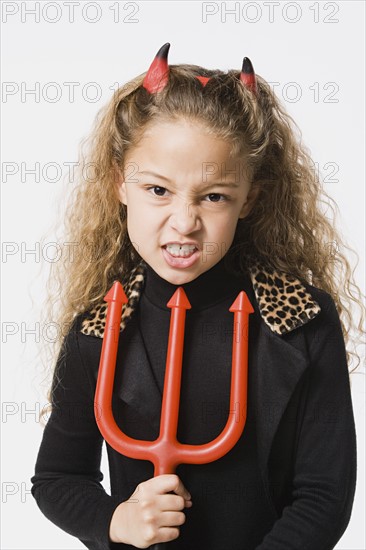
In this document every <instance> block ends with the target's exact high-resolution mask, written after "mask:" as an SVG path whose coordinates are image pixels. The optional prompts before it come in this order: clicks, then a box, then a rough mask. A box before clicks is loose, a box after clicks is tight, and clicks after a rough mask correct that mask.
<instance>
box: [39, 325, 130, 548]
mask: <svg viewBox="0 0 366 550" xmlns="http://www.w3.org/2000/svg"><path fill="white" fill-rule="evenodd" d="M61 352H65V353H63V357H62V358H61V359H60V357H61V354H60V355H59V357H58V360H57V364H56V368H55V374H57V375H58V378H60V379H61V380H60V382H59V383H57V382H56V376H55V375H54V377H53V382H52V386H53V387H54V397H53V400H52V408H53V410H52V413H51V415H50V417H49V420H48V422H47V424H46V427H45V429H44V433H43V438H42V442H41V445H40V448H39V451H38V456H37V461H36V465H35V475H34V476H33V477H32V478H31V483H32V488H31V492H32V495H33V497H34V498H35V499H36V501H37V504H38V506H39V508H40V510H41V511H42V512H43V514H44V515H45V516H46V517H47V518H48V519H49V520H50V521H52V522H53V523H54V524H55V525H57V526H58V527H60V528H61V529H63V530H64V531H66V532H67V533H69V534H70V535H73V536H75V537H77V538H78V539H79V540H80V541H81V542H82V543H83V544H85V546H86V547H87V548H89V549H92V550H107V549H111V548H115V547H116V546H115V543H112V542H110V539H109V525H110V520H111V518H112V515H113V512H114V510H115V509H116V507H117V506H118V504H119V503H120V502H121V501H122V500H121V499H120V498H118V497H116V496H110V495H108V494H107V493H106V491H105V490H104V488H103V486H102V485H101V483H100V482H101V481H102V480H103V474H102V473H101V471H100V462H101V453H102V444H103V438H102V436H101V434H100V432H99V429H98V426H97V424H96V421H95V417H94V395H93V393H92V389H91V384H90V382H89V379H88V377H87V373H86V369H85V367H84V365H83V363H82V359H81V355H80V351H79V346H78V340H77V333H76V332H75V331H70V332H69V334H68V335H67V336H66V338H65V339H64V342H63V347H62V349H61ZM118 546H119V545H118Z"/></svg>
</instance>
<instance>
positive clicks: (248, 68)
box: [240, 57, 257, 94]
mask: <svg viewBox="0 0 366 550" xmlns="http://www.w3.org/2000/svg"><path fill="white" fill-rule="evenodd" d="M240 80H241V81H242V82H243V84H244V86H246V87H247V88H249V90H251V91H252V92H253V93H254V94H256V93H257V81H256V78H255V73H254V69H253V65H252V62H251V61H250V59H249V57H244V59H243V66H242V69H241V73H240Z"/></svg>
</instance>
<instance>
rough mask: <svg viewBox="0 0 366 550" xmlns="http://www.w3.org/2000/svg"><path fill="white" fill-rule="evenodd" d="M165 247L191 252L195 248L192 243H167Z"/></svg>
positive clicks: (174, 250) (176, 250)
mask: <svg viewBox="0 0 366 550" xmlns="http://www.w3.org/2000/svg"><path fill="white" fill-rule="evenodd" d="M166 247H167V248H168V249H169V250H171V251H172V252H180V251H182V252H192V251H193V250H195V248H197V247H196V246H195V245H194V244H183V245H182V246H181V245H179V244H167V245H166Z"/></svg>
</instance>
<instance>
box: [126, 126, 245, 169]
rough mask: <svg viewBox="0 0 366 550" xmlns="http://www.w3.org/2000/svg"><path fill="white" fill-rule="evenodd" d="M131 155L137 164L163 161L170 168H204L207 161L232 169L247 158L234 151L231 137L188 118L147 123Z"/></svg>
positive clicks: (158, 163)
mask: <svg viewBox="0 0 366 550" xmlns="http://www.w3.org/2000/svg"><path fill="white" fill-rule="evenodd" d="M131 159H133V160H134V161H135V162H138V164H142V163H149V164H151V163H152V164H154V165H159V166H162V165H163V166H164V167H165V168H166V169H168V170H169V168H172V169H174V167H178V166H179V168H180V169H182V168H185V169H188V167H189V168H190V169H192V170H201V169H202V166H204V165H206V164H207V163H216V164H218V165H221V164H222V163H224V164H225V166H227V168H228V169H229V168H230V167H234V166H235V165H236V164H237V163H238V162H243V161H244V159H243V156H242V155H240V156H239V155H236V154H235V150H234V144H233V142H232V141H229V140H225V139H223V138H221V137H219V136H217V135H216V134H214V133H213V132H212V131H210V130H209V129H208V128H207V126H205V125H204V124H203V123H200V122H198V121H191V120H187V119H177V120H172V121H170V120H169V121H165V120H159V121H156V122H154V123H152V124H150V125H148V126H147V127H146V128H145V129H144V131H143V132H142V133H141V134H140V137H139V140H138V142H137V143H136V145H135V146H133V147H131V149H129V151H128V153H127V154H126V160H131Z"/></svg>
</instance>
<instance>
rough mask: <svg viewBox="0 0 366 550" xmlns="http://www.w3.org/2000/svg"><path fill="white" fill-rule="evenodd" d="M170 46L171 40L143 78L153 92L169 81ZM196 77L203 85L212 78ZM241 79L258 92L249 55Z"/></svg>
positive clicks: (245, 60)
mask: <svg viewBox="0 0 366 550" xmlns="http://www.w3.org/2000/svg"><path fill="white" fill-rule="evenodd" d="M169 48H170V44H169V42H167V43H166V44H164V45H163V46H162V47H161V48H160V50H159V51H158V53H157V54H156V56H155V58H154V60H153V62H152V63H151V65H150V67H149V70H148V71H147V73H146V75H145V78H144V80H143V83H142V85H143V87H144V88H145V89H146V90H147V91H148V92H150V93H151V94H154V93H156V92H160V91H161V90H163V89H164V88H165V86H166V84H167V82H168V78H169V65H168V53H169ZM196 78H197V79H198V80H199V81H200V82H201V83H202V85H203V86H206V84H207V82H208V81H209V80H210V78H209V77H206V76H197V77H196ZM240 80H241V82H242V83H243V84H244V86H246V87H247V88H248V89H249V90H251V91H252V92H253V93H254V94H256V93H257V82H256V77H255V73H254V69H253V65H252V63H251V61H250V59H249V57H244V59H243V66H242V69H241V73H240Z"/></svg>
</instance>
